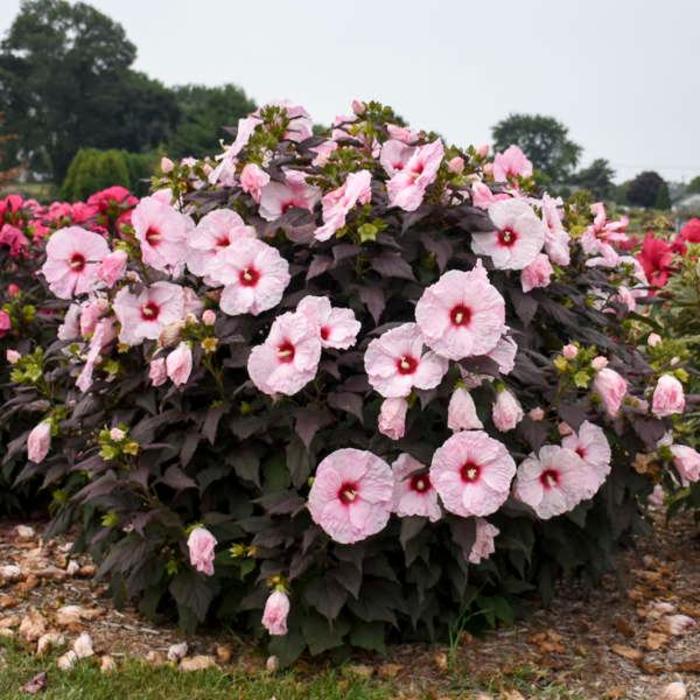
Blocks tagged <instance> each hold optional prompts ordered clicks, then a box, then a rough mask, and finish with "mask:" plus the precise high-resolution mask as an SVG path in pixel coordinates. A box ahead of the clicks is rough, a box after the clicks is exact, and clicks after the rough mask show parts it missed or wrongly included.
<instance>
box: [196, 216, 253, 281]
mask: <svg viewBox="0 0 700 700" xmlns="http://www.w3.org/2000/svg"><path fill="white" fill-rule="evenodd" d="M255 237H256V233H255V229H254V228H253V227H252V226H246V225H245V224H244V223H243V219H241V217H240V216H239V215H238V214H237V213H236V212H235V211H231V210H230V209H214V211H210V212H209V213H208V214H205V215H204V216H203V217H202V218H201V219H200V220H199V223H198V224H197V226H196V228H195V230H194V231H193V232H192V233H191V235H190V237H189V239H188V241H187V243H188V245H189V247H190V250H189V252H188V254H187V267H188V268H189V270H190V272H192V273H194V274H195V275H199V276H201V277H203V276H205V275H209V274H210V273H211V271H212V270H213V269H214V266H215V265H216V263H217V262H218V261H219V255H220V254H221V253H222V252H223V251H224V250H227V249H228V248H229V247H230V246H232V245H233V244H234V243H239V242H240V241H242V240H244V239H248V238H255Z"/></svg>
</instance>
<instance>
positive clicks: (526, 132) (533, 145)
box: [491, 114, 583, 183]
mask: <svg viewBox="0 0 700 700" xmlns="http://www.w3.org/2000/svg"><path fill="white" fill-rule="evenodd" d="M491 133H492V135H493V141H494V148H495V149H496V150H497V151H502V150H505V149H506V148H507V147H508V146H509V145H510V144H513V143H514V144H516V145H518V146H520V148H522V150H523V151H524V152H525V154H526V155H527V157H528V158H529V159H530V160H531V161H532V164H533V165H534V167H535V169H537V170H539V171H540V172H542V173H543V174H544V175H545V176H546V178H547V179H548V180H550V181H551V182H558V183H561V182H566V181H567V180H568V179H569V178H570V177H571V175H572V173H573V170H574V168H575V167H576V165H577V164H578V160H579V157H580V156H581V151H582V150H583V149H582V148H581V146H579V145H578V144H577V143H574V142H573V141H572V140H571V139H569V137H568V134H569V130H568V128H567V127H566V126H564V125H563V124H562V123H561V122H559V121H557V120H556V119H554V117H546V116H543V115H541V114H511V115H509V116H508V117H507V118H506V119H503V120H501V121H500V122H498V124H496V126H494V127H493V128H492V130H491Z"/></svg>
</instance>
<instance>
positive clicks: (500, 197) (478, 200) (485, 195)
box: [472, 181, 511, 209]
mask: <svg viewBox="0 0 700 700" xmlns="http://www.w3.org/2000/svg"><path fill="white" fill-rule="evenodd" d="M507 199H511V196H510V195H509V194H506V193H505V192H497V193H496V192H492V191H491V188H490V187H489V186H488V185H486V184H484V183H483V182H480V181H476V182H473V183H472V204H473V205H474V206H475V207H479V209H488V208H489V207H490V206H491V205H492V204H493V203H494V202H502V201H505V200H507Z"/></svg>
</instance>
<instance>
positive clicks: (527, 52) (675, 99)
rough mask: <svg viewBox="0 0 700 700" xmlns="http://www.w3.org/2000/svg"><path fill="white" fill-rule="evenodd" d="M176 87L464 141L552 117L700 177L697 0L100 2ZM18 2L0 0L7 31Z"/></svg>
mask: <svg viewBox="0 0 700 700" xmlns="http://www.w3.org/2000/svg"><path fill="white" fill-rule="evenodd" d="M91 4H92V5H94V6H96V7H98V8H99V9H101V10H102V11H103V12H105V13H107V14H108V15H110V16H111V17H112V18H114V19H115V20H117V21H119V22H121V24H122V25H123V26H124V27H125V29H126V32H127V34H128V36H129V38H130V39H131V40H132V41H133V42H134V43H135V44H136V45H137V47H138V59H137V62H136V68H138V69H139V70H142V71H144V72H146V73H148V74H149V75H150V76H152V77H155V78H158V79H160V80H162V81H163V82H164V83H166V84H175V83H187V82H197V83H205V84H208V85H216V84H219V83H224V82H234V83H236V84H238V85H240V86H242V87H243V88H244V89H245V90H246V92H247V93H248V94H249V95H251V96H252V97H253V98H254V99H255V100H256V101H257V102H259V103H260V102H263V101H265V100H269V99H274V98H278V97H288V98H290V99H293V100H295V101H298V102H300V103H301V104H303V105H305V106H306V108H307V109H308V110H309V111H310V112H311V115H312V116H313V118H314V119H315V120H316V121H318V122H328V121H329V120H331V119H332V118H333V117H334V116H335V115H336V114H342V113H347V111H348V108H349V107H348V105H349V102H350V100H351V99H352V98H353V97H359V98H364V99H370V98H376V99H379V100H382V101H383V102H386V103H388V104H391V105H392V106H393V107H394V108H395V109H396V110H397V111H398V112H399V113H400V114H401V115H402V116H404V118H406V119H408V120H409V121H410V123H411V124H412V125H414V126H416V127H425V128H428V129H434V130H436V131H440V132H441V133H442V134H443V135H444V136H445V137H446V138H447V139H448V140H450V141H452V142H455V143H459V144H461V145H467V144H469V143H481V142H484V141H488V140H489V137H490V127H491V126H492V125H493V124H494V123H496V122H497V121H498V120H499V119H502V118H503V117H505V116H506V115H507V114H508V113H510V112H539V113H542V114H549V115H553V116H555V117H557V118H558V119H560V120H561V121H563V122H564V123H565V124H566V125H567V126H568V127H569V129H570V135H571V137H572V138H573V139H574V140H575V141H577V142H578V143H580V144H581V145H582V146H583V147H584V149H585V150H584V155H583V163H584V164H587V163H589V162H590V161H591V160H593V159H594V158H598V157H603V158H607V159H608V160H610V161H611V163H612V164H613V167H614V168H615V170H616V171H617V179H618V180H621V179H626V178H628V177H630V176H632V175H634V174H635V173H637V172H639V171H640V170H643V169H655V170H658V171H659V172H661V173H662V175H664V176H665V177H666V178H668V179H670V180H682V179H686V180H687V179H689V178H691V177H693V176H695V175H698V174H700V138H699V134H698V130H699V129H700V60H699V59H700V0H664V1H663V2H658V1H657V0H637V1H635V0H527V1H525V0H478V1H476V2H475V1H474V0H442V1H440V0H432V1H430V0H423V1H422V2H420V1H418V0H344V1H343V2H329V1H328V0H326V1H325V2H324V1H323V0H294V1H291V0H289V1H283V0H245V1H241V0H92V2H91ZM19 5H20V2H19V0H0V31H2V33H4V32H5V31H6V30H7V28H8V27H9V25H10V23H11V21H12V18H13V16H14V14H15V13H16V12H17V10H18V8H19Z"/></svg>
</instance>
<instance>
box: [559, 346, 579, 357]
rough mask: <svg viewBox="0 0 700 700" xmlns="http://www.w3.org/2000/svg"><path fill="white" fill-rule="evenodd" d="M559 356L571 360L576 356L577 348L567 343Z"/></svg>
mask: <svg viewBox="0 0 700 700" xmlns="http://www.w3.org/2000/svg"><path fill="white" fill-rule="evenodd" d="M561 354H562V355H564V357H565V358H566V359H567V360H573V359H574V358H575V357H576V355H578V348H577V347H576V346H575V345H572V344H571V343H569V344H568V345H565V346H564V347H563V348H562V349H561Z"/></svg>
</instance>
